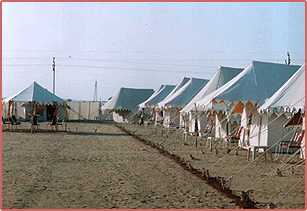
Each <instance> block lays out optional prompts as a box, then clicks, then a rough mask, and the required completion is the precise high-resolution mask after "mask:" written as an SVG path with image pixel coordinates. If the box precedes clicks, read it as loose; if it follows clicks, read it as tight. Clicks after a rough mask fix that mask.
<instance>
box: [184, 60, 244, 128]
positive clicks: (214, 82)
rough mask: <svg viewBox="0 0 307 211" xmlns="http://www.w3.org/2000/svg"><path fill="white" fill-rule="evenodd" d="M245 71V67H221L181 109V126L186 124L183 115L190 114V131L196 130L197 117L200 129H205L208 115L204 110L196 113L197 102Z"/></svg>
mask: <svg viewBox="0 0 307 211" xmlns="http://www.w3.org/2000/svg"><path fill="white" fill-rule="evenodd" d="M242 71H243V68H232V67H222V66H221V67H220V68H219V69H218V70H217V71H216V72H215V73H214V75H213V76H212V77H211V79H210V81H209V82H208V83H207V84H206V85H205V86H204V87H203V88H202V90H201V91H200V92H198V93H197V95H196V96H195V97H194V98H193V99H192V100H191V101H190V102H189V103H188V104H187V105H186V106H185V107H184V108H183V109H182V110H181V111H180V114H181V117H180V126H185V122H184V118H183V116H186V115H189V124H188V126H189V131H190V132H192V131H194V130H195V119H196V118H197V120H198V129H199V130H203V129H205V127H206V125H207V121H206V115H205V114H204V113H202V112H198V113H195V112H193V108H195V103H196V102H197V101H199V100H201V99H203V98H204V97H205V96H206V95H208V94H210V93H211V92H213V91H215V90H217V89H218V88H220V87H221V86H223V85H224V84H226V83H227V82H228V81H230V80H231V79H233V78H234V77H235V76H236V75H238V74H239V73H240V72H242Z"/></svg>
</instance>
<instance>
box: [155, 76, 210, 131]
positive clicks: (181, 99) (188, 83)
mask: <svg viewBox="0 0 307 211" xmlns="http://www.w3.org/2000/svg"><path fill="white" fill-rule="evenodd" d="M208 81H209V80H206V79H200V78H186V77H185V78H183V80H182V81H181V83H179V84H178V85H177V86H176V87H175V88H174V90H173V91H172V92H171V93H170V94H169V95H168V96H167V97H166V98H165V99H164V100H163V101H161V102H159V103H158V108H160V109H162V110H163V111H164V122H163V124H164V126H167V127H168V126H169V125H170V124H173V125H174V126H178V125H179V118H178V117H179V111H180V110H181V109H182V108H183V107H184V106H186V105H187V104H188V103H189V102H190V101H191V100H192V99H193V98H194V97H195V95H196V94H197V93H198V92H199V91H200V90H201V89H202V88H203V87H204V86H205V85H206V84H207V83H208Z"/></svg>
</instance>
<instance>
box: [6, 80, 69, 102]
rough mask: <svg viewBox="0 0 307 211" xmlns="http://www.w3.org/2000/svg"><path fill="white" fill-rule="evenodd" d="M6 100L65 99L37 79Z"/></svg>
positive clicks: (54, 100) (38, 100) (39, 100)
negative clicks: (43, 85) (40, 83)
mask: <svg viewBox="0 0 307 211" xmlns="http://www.w3.org/2000/svg"><path fill="white" fill-rule="evenodd" d="M4 101H5V102H8V101H14V102H29V101H32V102H34V101H35V102H63V101H64V100H63V99H61V98H59V97H58V96H56V95H54V94H52V93H51V92H49V91H48V90H47V89H45V88H43V87H42V86H41V85H39V84H38V83H36V82H35V81H34V82H33V83H32V84H31V85H30V86H28V87H27V88H25V89H24V90H22V91H20V92H18V93H17V94H15V95H13V96H11V97H8V98H6V99H4Z"/></svg>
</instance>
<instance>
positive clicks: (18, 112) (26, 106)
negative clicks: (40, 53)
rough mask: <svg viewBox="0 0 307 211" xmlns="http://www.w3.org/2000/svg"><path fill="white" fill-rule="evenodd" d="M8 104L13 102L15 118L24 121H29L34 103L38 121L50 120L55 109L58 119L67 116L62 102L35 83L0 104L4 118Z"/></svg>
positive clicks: (64, 104)
mask: <svg viewBox="0 0 307 211" xmlns="http://www.w3.org/2000/svg"><path fill="white" fill-rule="evenodd" d="M10 102H14V105H15V106H14V109H15V111H14V113H15V116H16V117H17V118H22V119H25V120H29V119H30V117H29V113H30V112H33V109H34V107H33V103H34V102H35V103H37V107H36V110H37V112H36V114H37V117H38V120H51V119H52V117H53V114H54V112H55V107H58V118H59V119H63V118H64V115H66V114H67V112H64V111H65V110H66V103H65V102H64V100H63V99H61V98H59V97H58V96H56V95H54V94H52V93H51V92H49V91H48V90H47V89H45V88H43V87H42V86H41V85H39V84H38V83H36V82H35V81H34V82H33V83H32V84H31V85H29V86H28V87H26V88H25V89H23V90H22V91H20V92H18V93H17V94H15V95H13V96H11V97H8V98H6V99H4V101H3V102H2V109H3V115H4V117H5V115H6V112H7V111H8V109H9V104H10ZM55 104H56V105H57V106H55Z"/></svg>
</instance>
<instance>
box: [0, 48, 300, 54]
mask: <svg viewBox="0 0 307 211" xmlns="http://www.w3.org/2000/svg"><path fill="white" fill-rule="evenodd" d="M2 51H16V52H84V53H133V54H137V53H141V54H143V53H148V54H159V53H167V54H169V53H173V54H215V53H216V54H242V53H245V54H264V53H275V54H277V53H284V52H281V51H262V52H252V51H250V52H248V51H238V52H225V51H216V52H212V51H211V52H209V51H195V52H184V51H174V52H172V51H97V50H71V51H69V50H26V49H3V50H2ZM293 53H301V54H305V52H303V51H293Z"/></svg>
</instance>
